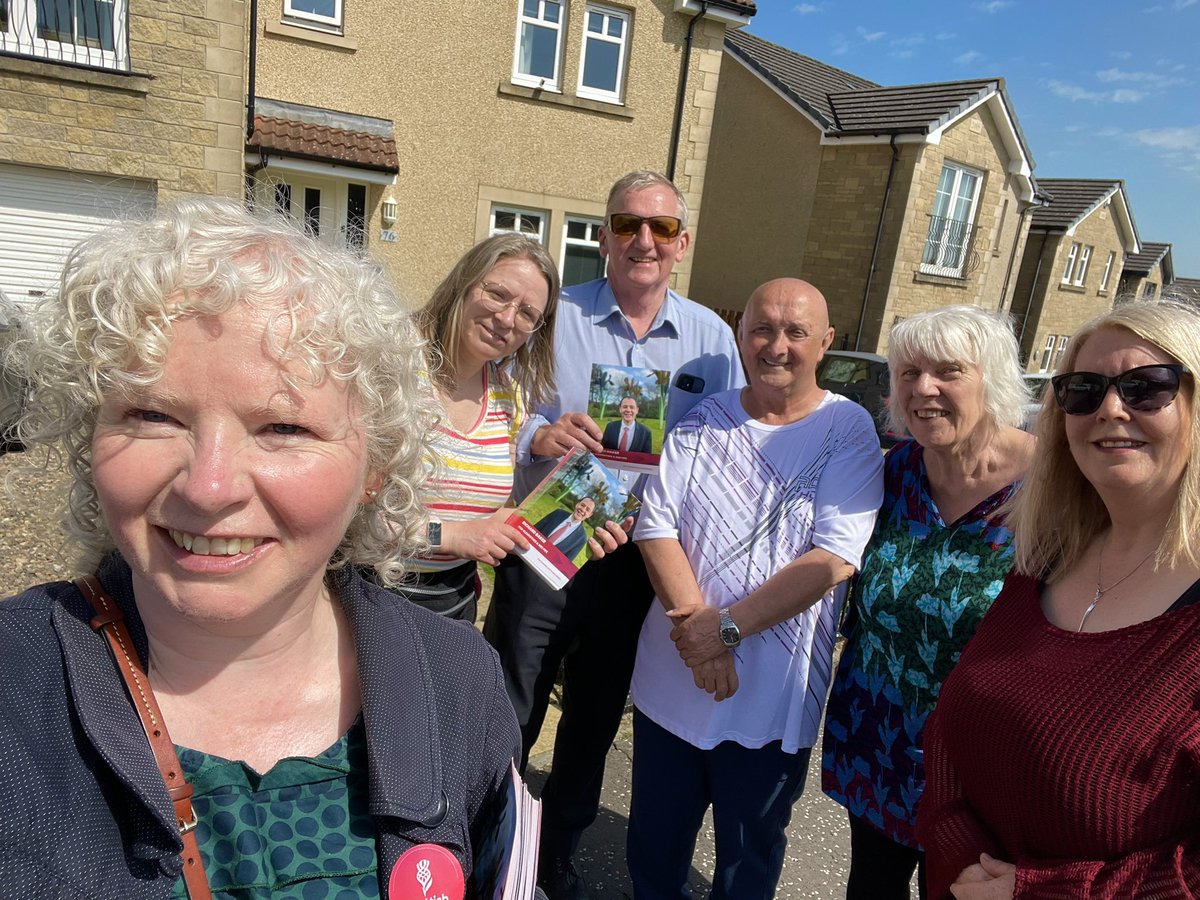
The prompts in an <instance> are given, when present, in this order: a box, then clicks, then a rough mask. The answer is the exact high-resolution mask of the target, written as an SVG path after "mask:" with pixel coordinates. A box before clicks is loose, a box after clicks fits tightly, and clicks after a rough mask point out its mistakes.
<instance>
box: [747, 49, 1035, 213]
mask: <svg viewBox="0 0 1200 900" xmlns="http://www.w3.org/2000/svg"><path fill="white" fill-rule="evenodd" d="M725 49H726V51H727V52H729V53H730V54H731V55H732V56H734V57H735V58H736V59H738V60H739V61H741V62H742V63H743V64H744V65H745V66H747V67H748V68H749V69H750V70H751V71H753V72H754V73H756V74H757V75H758V76H759V77H760V78H762V79H763V80H764V81H766V82H767V83H768V84H769V85H771V86H772V87H774V88H775V89H776V90H777V91H779V92H780V93H781V94H783V95H784V97H786V98H787V99H788V100H790V101H791V102H792V103H793V104H794V105H795V106H796V107H797V108H799V109H800V110H801V111H802V112H803V113H805V114H806V115H807V116H808V117H809V118H810V119H811V120H812V121H813V123H814V124H815V125H816V126H817V127H818V128H820V129H821V131H822V132H823V138H822V140H823V141H829V142H836V141H842V140H863V139H868V140H869V139H871V138H879V137H881V136H888V135H905V134H908V135H914V136H918V139H927V140H933V141H936V136H938V135H940V133H941V131H942V130H943V129H945V128H947V127H948V126H950V125H952V124H953V123H955V122H956V121H958V120H959V119H960V118H962V117H963V116H965V115H966V114H968V113H969V112H971V110H973V109H975V108H976V107H977V106H980V105H982V104H984V103H993V104H996V106H994V107H993V110H992V112H993V118H994V119H995V121H996V122H997V126H998V127H999V129H1000V134H1001V139H1002V140H1003V142H1004V144H1005V147H1006V148H1007V150H1008V152H1009V154H1010V158H1011V159H1013V160H1014V161H1015V162H1016V163H1017V165H1016V167H1015V169H1010V171H1014V172H1016V173H1017V174H1019V175H1020V176H1022V177H1023V179H1024V188H1025V189H1024V190H1023V192H1022V193H1023V196H1025V197H1026V198H1027V199H1032V198H1033V196H1034V194H1035V191H1036V186H1035V185H1034V183H1033V174H1032V173H1033V166H1034V162H1033V156H1032V154H1031V153H1030V152H1029V144H1028V142H1027V141H1026V140H1025V135H1024V133H1023V132H1022V131H1021V126H1020V124H1019V123H1018V122H1017V117H1016V115H1015V114H1014V113H1013V109H1012V103H1011V102H1010V101H1009V99H1008V93H1007V91H1006V90H1005V88H1004V79H1002V78H982V79H975V80H972V81H943V82H936V83H931V84H909V85H900V86H896V87H884V86H882V85H878V84H876V83H875V82H873V81H868V80H867V79H865V78H860V77H858V76H857V75H854V74H852V73H850V72H845V71H843V70H841V69H837V68H835V67H833V66H830V65H827V64H825V63H823V62H820V61H819V60H815V59H813V58H812V57H810V56H805V55H804V54H802V53H796V52H795V51H794V50H789V49H788V48H786V47H782V46H780V45H779V44H773V43H771V42H770V41H764V40H763V39H762V38H760V37H756V36H754V35H752V34H747V33H746V32H745V31H734V32H730V33H728V34H726V36H725Z"/></svg>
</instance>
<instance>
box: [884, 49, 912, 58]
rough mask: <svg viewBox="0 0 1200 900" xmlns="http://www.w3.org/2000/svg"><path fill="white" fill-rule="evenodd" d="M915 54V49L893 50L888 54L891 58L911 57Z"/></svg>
mask: <svg viewBox="0 0 1200 900" xmlns="http://www.w3.org/2000/svg"><path fill="white" fill-rule="evenodd" d="M916 55H917V51H916V50H893V51H891V52H890V53H889V54H888V56H890V57H891V58H892V59H912V58H913V57H914V56H916Z"/></svg>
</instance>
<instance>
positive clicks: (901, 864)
mask: <svg viewBox="0 0 1200 900" xmlns="http://www.w3.org/2000/svg"><path fill="white" fill-rule="evenodd" d="M914 871H915V872H916V873H917V887H918V889H919V895H920V898H921V900H925V854H924V853H923V852H922V851H920V850H917V849H916V848H915V847H906V846H905V845H904V844H901V843H899V842H897V841H893V840H892V839H891V838H890V837H888V836H887V835H886V834H884V833H883V832H882V831H880V830H879V829H878V828H876V827H875V826H874V825H872V824H871V823H870V822H868V821H867V820H866V819H863V818H861V817H859V816H850V878H849V880H848V881H847V882H846V900H909V896H910V895H909V890H908V885H909V882H911V881H912V876H913V872H914Z"/></svg>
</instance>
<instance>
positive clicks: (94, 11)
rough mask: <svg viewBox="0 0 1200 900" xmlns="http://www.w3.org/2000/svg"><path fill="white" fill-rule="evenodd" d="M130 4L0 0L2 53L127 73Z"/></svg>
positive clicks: (88, 0)
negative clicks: (128, 6)
mask: <svg viewBox="0 0 1200 900" xmlns="http://www.w3.org/2000/svg"><path fill="white" fill-rule="evenodd" d="M126 3H127V0H0V53H13V54H17V55H20V56H36V57H40V58H42V59H50V60H56V61H61V62H67V63H72V64H74V65H81V66H91V67H94V68H99V69H112V70H116V71H121V72H124V71H127V70H128V69H129V46H128V43H129V41H128V31H127V24H128V9H127V5H126Z"/></svg>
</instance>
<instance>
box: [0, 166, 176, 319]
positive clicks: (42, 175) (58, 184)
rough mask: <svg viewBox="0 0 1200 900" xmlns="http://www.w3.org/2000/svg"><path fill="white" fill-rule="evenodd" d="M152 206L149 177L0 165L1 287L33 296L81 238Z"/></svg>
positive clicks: (50, 281)
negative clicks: (113, 176)
mask: <svg viewBox="0 0 1200 900" xmlns="http://www.w3.org/2000/svg"><path fill="white" fill-rule="evenodd" d="M153 205H154V185H153V184H152V183H150V182H146V181H137V180H135V179H131V178H110V177H103V176H96V175H80V174H77V173H75V172H62V171H58V170H55V169H35V168H30V167H28V166H12V165H7V164H0V290H3V291H4V293H6V294H7V295H8V297H9V299H11V300H15V301H17V302H18V303H27V302H32V301H34V300H36V299H37V298H38V297H39V296H41V295H42V294H43V293H45V292H46V291H48V290H51V289H52V288H53V287H54V285H55V284H56V283H57V281H58V276H59V273H60V272H61V270H62V265H63V261H64V260H66V258H67V253H69V252H70V250H71V248H72V247H74V246H75V245H76V244H77V243H79V241H81V240H83V238H85V237H87V236H88V235H90V234H94V233H95V232H97V231H99V230H100V229H101V228H103V227H104V226H106V225H108V224H110V223H112V222H113V221H115V220H118V219H121V218H125V217H127V216H129V215H131V214H134V213H136V212H138V211H139V210H144V209H148V208H150V207H152V206H153Z"/></svg>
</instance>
